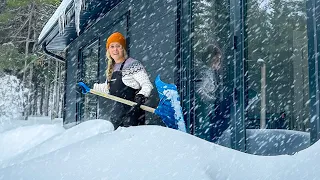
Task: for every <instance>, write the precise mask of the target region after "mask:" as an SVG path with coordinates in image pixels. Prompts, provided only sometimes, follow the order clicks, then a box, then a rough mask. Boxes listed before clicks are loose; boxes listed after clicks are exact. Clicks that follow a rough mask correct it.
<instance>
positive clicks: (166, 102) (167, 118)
mask: <svg viewBox="0 0 320 180" xmlns="http://www.w3.org/2000/svg"><path fill="white" fill-rule="evenodd" d="M155 84H156V88H157V91H158V94H159V98H160V101H159V104H158V107H157V108H156V109H154V108H151V107H148V106H145V105H141V106H140V108H141V109H143V110H145V111H148V112H151V113H154V114H157V115H158V116H160V117H161V119H162V121H163V122H164V123H165V125H166V126H167V127H169V128H173V129H177V130H180V131H183V132H186V125H185V122H184V120H183V114H182V108H181V106H180V97H179V93H178V91H177V87H176V86H175V85H174V84H166V83H164V82H163V81H161V79H160V76H159V75H158V76H157V77H156V80H155ZM78 85H79V86H80V87H81V89H82V93H83V94H87V93H88V92H89V93H91V94H95V95H98V96H101V97H104V98H108V99H111V100H114V101H117V102H121V103H123V104H126V105H129V106H134V105H136V104H137V103H136V102H132V101H129V100H126V99H123V98H119V97H117V96H113V95H110V94H106V93H102V92H98V91H95V90H93V89H90V88H89V87H88V86H87V85H86V84H85V83H83V82H79V83H78Z"/></svg>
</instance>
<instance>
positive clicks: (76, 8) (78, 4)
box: [73, 0, 85, 36]
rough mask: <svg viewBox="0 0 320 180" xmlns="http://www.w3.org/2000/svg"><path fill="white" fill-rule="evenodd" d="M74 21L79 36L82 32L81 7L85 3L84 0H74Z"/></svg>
mask: <svg viewBox="0 0 320 180" xmlns="http://www.w3.org/2000/svg"><path fill="white" fill-rule="evenodd" d="M73 3H74V17H75V18H74V23H75V26H76V31H77V34H78V36H79V33H80V13H81V8H82V4H83V5H84V4H85V1H84V0H74V1H73Z"/></svg>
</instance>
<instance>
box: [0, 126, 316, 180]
mask: <svg viewBox="0 0 320 180" xmlns="http://www.w3.org/2000/svg"><path fill="white" fill-rule="evenodd" d="M28 123H29V124H28ZM28 123H26V122H24V123H21V122H20V121H14V122H13V121H11V124H9V125H8V124H0V179H3V180H9V179H37V180H43V179H46V180H51V179H52V180H57V179H64V180H74V179H86V180H88V179H108V180H110V179H117V180H118V179H119V180H120V179H123V180H124V179H145V180H151V179H161V180H163V179H166V180H168V179H175V180H179V179H181V180H187V179H190V180H195V179H197V180H200V179H201V180H209V179H218V180H220V179H221V180H225V179H231V180H233V179H236V180H238V179H239V180H244V179H246V180H251V179H252V180H257V179H272V180H276V179H279V180H280V179H281V180H286V179H288V180H289V179H290V180H301V179H308V180H313V179H314V180H315V179H320V171H319V168H320V163H319V162H320V153H319V152H320V151H319V150H320V143H319V142H318V143H316V144H314V145H313V146H311V147H309V148H307V149H305V150H303V151H300V152H299V153H296V154H295V155H292V156H288V155H282V156H256V155H250V154H245V153H241V152H238V151H235V150H232V149H228V148H225V147H222V146H219V145H216V144H213V143H210V142H207V141H204V140H202V139H199V138H197V137H194V136H192V135H189V134H186V133H183V132H180V131H177V130H173V129H169V128H165V127H159V126H139V127H130V128H120V129H117V130H116V131H113V126H112V124H111V123H109V122H108V121H105V120H91V121H86V122H84V123H82V124H79V125H77V126H75V127H73V128H70V129H67V130H65V129H64V128H62V127H61V124H60V123H40V122H28Z"/></svg>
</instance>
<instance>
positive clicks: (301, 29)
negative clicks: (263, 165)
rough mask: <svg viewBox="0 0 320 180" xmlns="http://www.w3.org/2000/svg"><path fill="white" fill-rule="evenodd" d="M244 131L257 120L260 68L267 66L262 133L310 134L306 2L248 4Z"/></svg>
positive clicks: (260, 95)
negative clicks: (291, 131)
mask: <svg viewBox="0 0 320 180" xmlns="http://www.w3.org/2000/svg"><path fill="white" fill-rule="evenodd" d="M247 8H248V10H247V17H246V32H247V39H246V42H247V43H248V44H247V52H248V57H247V60H246V62H247V67H248V71H247V75H248V76H247V77H248V78H247V85H248V98H249V100H248V102H247V108H246V110H247V120H246V122H247V128H259V125H260V119H261V112H260V111H261V106H262V104H261V101H260V99H261V97H263V94H261V72H262V71H261V65H260V64H259V63H258V62H257V61H258V59H263V60H264V62H265V66H266V86H265V89H266V93H265V97H266V128H278V129H295V130H302V131H307V130H308V128H309V115H308V114H309V105H308V102H309V77H308V57H307V43H308V42H307V27H306V25H307V24H306V1H305V0H303V1H286V0H280V1H279V0H277V1H275V0H273V1H256V0H250V1H247Z"/></svg>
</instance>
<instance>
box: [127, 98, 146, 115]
mask: <svg viewBox="0 0 320 180" xmlns="http://www.w3.org/2000/svg"><path fill="white" fill-rule="evenodd" d="M134 102H136V103H137V104H136V105H134V106H132V107H131V108H130V110H129V111H128V113H127V115H128V116H132V115H134V114H135V113H136V112H138V111H139V110H140V106H141V105H142V104H144V103H145V102H146V97H144V95H142V94H137V95H136V96H135V97H134Z"/></svg>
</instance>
